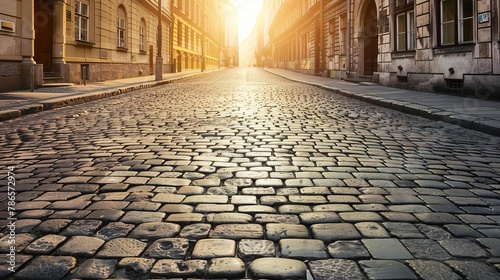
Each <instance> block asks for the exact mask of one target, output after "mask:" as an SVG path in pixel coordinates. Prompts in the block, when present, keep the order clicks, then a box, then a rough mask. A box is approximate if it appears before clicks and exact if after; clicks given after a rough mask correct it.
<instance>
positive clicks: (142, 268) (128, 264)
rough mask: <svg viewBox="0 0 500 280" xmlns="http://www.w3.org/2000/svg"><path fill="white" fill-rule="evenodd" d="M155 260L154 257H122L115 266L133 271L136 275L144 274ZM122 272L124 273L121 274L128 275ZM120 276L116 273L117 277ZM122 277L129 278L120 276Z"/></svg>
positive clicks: (149, 269)
mask: <svg viewBox="0 0 500 280" xmlns="http://www.w3.org/2000/svg"><path fill="white" fill-rule="evenodd" d="M155 261H156V260H154V259H147V258H123V259H121V260H120V262H119V263H118V266H117V268H118V269H125V270H126V271H133V272H134V273H136V274H138V275H144V274H147V273H149V271H151V268H153V264H154V263H155ZM117 274H118V272H117ZM124 274H125V275H123V276H128V275H127V274H126V273H124ZM134 276H136V275H134ZM120 277H121V276H120V275H117V278H120ZM122 278H125V279H129V278H131V277H122Z"/></svg>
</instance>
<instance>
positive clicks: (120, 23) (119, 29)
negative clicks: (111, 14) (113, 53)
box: [116, 6, 126, 48]
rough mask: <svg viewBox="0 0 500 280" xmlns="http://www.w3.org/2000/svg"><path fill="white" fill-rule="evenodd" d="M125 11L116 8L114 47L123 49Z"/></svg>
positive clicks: (121, 8)
mask: <svg viewBox="0 0 500 280" xmlns="http://www.w3.org/2000/svg"><path fill="white" fill-rule="evenodd" d="M125 18H126V16H125V10H124V9H123V7H122V6H120V7H118V16H117V18H116V46H117V47H119V48H125V39H126V38H125V34H126V33H125V26H126V25H125Z"/></svg>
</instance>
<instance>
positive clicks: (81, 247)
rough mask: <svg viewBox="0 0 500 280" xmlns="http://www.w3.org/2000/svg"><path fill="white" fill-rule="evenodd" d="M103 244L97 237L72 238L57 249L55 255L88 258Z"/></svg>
mask: <svg viewBox="0 0 500 280" xmlns="http://www.w3.org/2000/svg"><path fill="white" fill-rule="evenodd" d="M103 244H104V240H102V239H99V238H97V237H90V236H73V237H71V238H70V239H69V240H68V241H66V242H65V243H64V244H63V245H62V246H61V247H59V248H58V249H57V251H56V254H57V255H62V256H74V257H82V258H90V257H92V256H93V255H94V254H95V253H96V252H97V250H99V248H100V247H101V246H102V245H103Z"/></svg>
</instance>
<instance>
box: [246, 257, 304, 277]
mask: <svg viewBox="0 0 500 280" xmlns="http://www.w3.org/2000/svg"><path fill="white" fill-rule="evenodd" d="M248 270H249V272H250V273H251V275H252V276H253V278H255V279H306V271H307V266H306V265H305V264H304V263H303V262H302V261H299V260H294V259H287V258H259V259H256V260H254V261H253V262H252V263H250V265H249V266H248Z"/></svg>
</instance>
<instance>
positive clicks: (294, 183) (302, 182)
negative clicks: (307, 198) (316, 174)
mask: <svg viewBox="0 0 500 280" xmlns="http://www.w3.org/2000/svg"><path fill="white" fill-rule="evenodd" d="M285 186H286V187H312V186H314V183H313V182H312V181H311V179H286V180H285Z"/></svg>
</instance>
